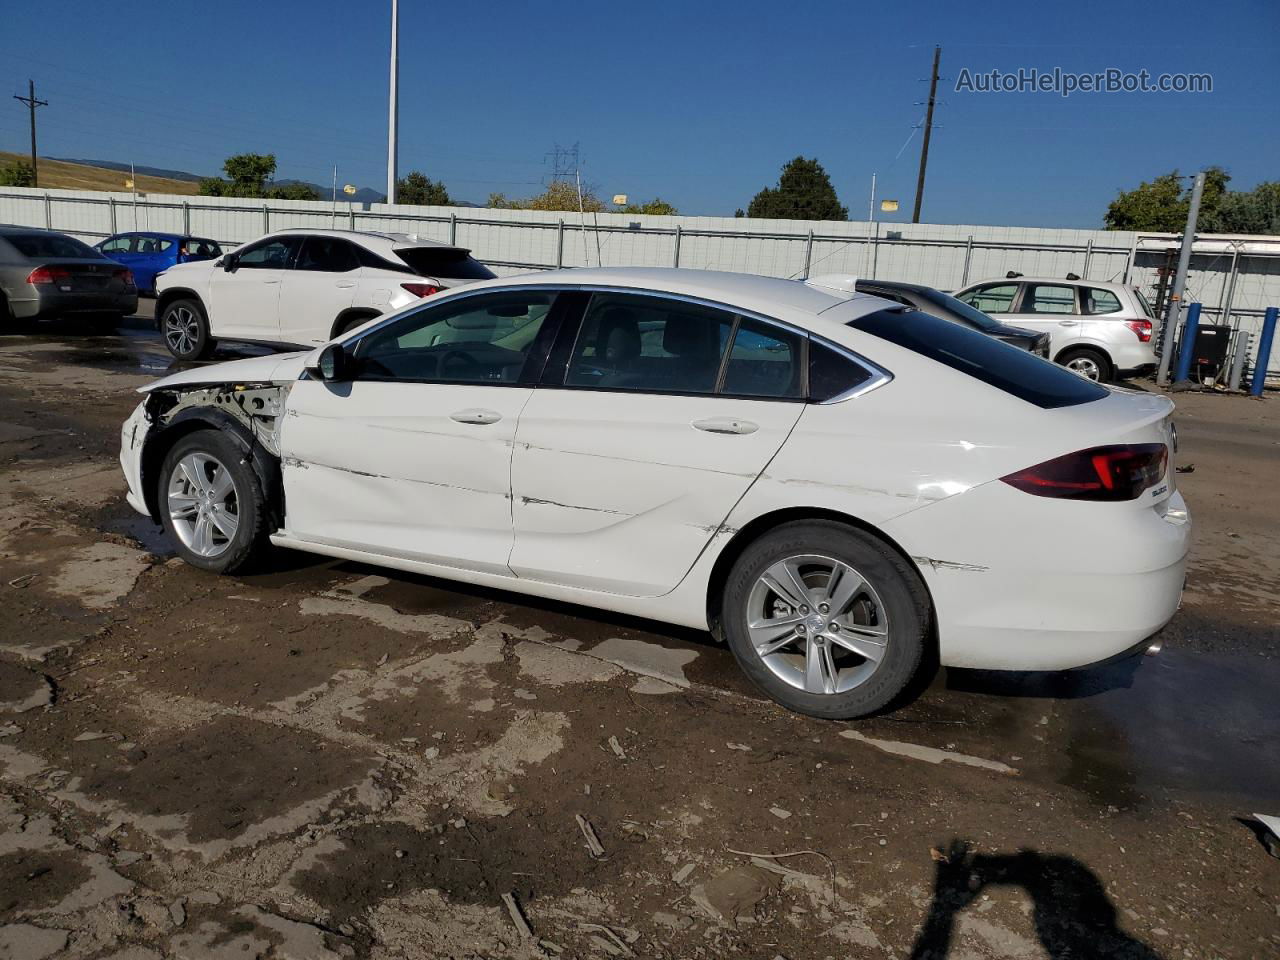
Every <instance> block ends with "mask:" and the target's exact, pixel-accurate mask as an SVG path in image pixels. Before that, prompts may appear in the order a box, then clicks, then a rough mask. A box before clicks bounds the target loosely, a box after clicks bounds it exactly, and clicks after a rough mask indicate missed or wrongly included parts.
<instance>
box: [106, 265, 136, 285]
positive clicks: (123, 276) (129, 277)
mask: <svg viewBox="0 0 1280 960" xmlns="http://www.w3.org/2000/svg"><path fill="white" fill-rule="evenodd" d="M111 276H112V277H113V278H114V279H116V280H123V281H124V285H125V286H126V287H132V286H133V285H134V284H133V271H132V270H130V269H129V268H128V267H124V268H122V269H120V270H113V271H112V272H111Z"/></svg>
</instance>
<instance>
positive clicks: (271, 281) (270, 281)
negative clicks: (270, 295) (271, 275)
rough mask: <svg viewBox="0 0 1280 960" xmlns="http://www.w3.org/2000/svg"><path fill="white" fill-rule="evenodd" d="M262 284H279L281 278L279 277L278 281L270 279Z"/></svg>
mask: <svg viewBox="0 0 1280 960" xmlns="http://www.w3.org/2000/svg"><path fill="white" fill-rule="evenodd" d="M262 282H263V283H279V282H280V278H279V277H276V279H274V280H270V279H268V280H263V281H262Z"/></svg>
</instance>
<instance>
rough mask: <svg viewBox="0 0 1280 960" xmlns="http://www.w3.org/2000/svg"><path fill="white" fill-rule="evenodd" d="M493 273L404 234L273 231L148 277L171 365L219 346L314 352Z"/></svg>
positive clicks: (466, 253)
mask: <svg viewBox="0 0 1280 960" xmlns="http://www.w3.org/2000/svg"><path fill="white" fill-rule="evenodd" d="M493 276H495V274H494V273H493V272H492V271H491V270H490V269H489V268H488V267H486V266H485V265H484V264H482V263H480V262H479V261H477V260H475V259H474V258H473V257H472V256H471V251H470V250H466V249H463V248H462V247H452V246H449V245H448V244H442V243H435V242H434V241H431V240H421V239H419V238H417V237H415V236H411V235H409V234H403V233H374V232H369V231H355V230H280V231H277V232H276V233H272V234H269V235H268V236H265V237H263V238H262V239H260V240H255V241H253V242H252V243H247V244H245V245H244V246H242V247H238V248H237V249H235V250H233V251H231V252H229V253H227V254H225V255H223V256H222V257H220V258H219V259H217V260H209V261H203V262H199V263H183V264H179V265H178V266H175V267H170V268H169V269H168V270H166V271H164V272H163V273H161V274H160V275H159V276H158V277H157V278H156V323H157V325H158V326H159V328H160V331H161V332H162V333H163V334H164V340H165V345H166V346H168V348H169V352H170V353H172V354H173V355H174V356H175V357H177V358H178V359H179V360H198V359H200V358H202V357H206V356H208V355H209V354H210V353H211V352H212V351H213V348H214V346H215V345H216V342H217V340H218V339H219V338H221V339H226V340H241V341H250V342H257V343H271V344H297V345H301V346H315V345H318V344H322V343H327V342H328V341H329V340H332V339H333V338H334V337H336V336H338V335H340V334H342V333H344V332H346V331H348V330H350V329H352V328H353V327H357V326H360V325H361V324H364V323H366V322H367V321H369V320H370V319H372V318H373V317H377V316H380V315H381V314H384V313H394V312H395V311H396V310H399V309H400V308H401V307H406V306H408V305H409V304H410V303H413V302H414V301H415V300H418V299H420V298H422V297H429V296H431V294H433V293H438V292H439V291H441V290H444V289H447V288H449V287H457V286H461V285H463V284H467V283H474V282H475V281H477V280H488V279H491V278H492V277H493Z"/></svg>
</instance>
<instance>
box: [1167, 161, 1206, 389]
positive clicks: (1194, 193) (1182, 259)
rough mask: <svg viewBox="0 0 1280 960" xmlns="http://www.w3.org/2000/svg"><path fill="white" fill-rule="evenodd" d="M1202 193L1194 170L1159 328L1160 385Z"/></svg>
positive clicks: (1169, 357)
mask: <svg viewBox="0 0 1280 960" xmlns="http://www.w3.org/2000/svg"><path fill="white" fill-rule="evenodd" d="M1202 193H1204V173H1197V174H1196V179H1195V183H1194V184H1193V185H1192V187H1191V206H1190V207H1189V208H1188V209H1187V225H1186V227H1185V229H1183V231H1182V250H1181V251H1180V252H1179V254H1178V272H1177V273H1176V274H1174V277H1173V289H1172V290H1170V291H1169V308H1168V309H1167V310H1166V311H1165V314H1164V326H1163V327H1162V328H1161V331H1160V376H1159V379H1158V380H1157V381H1156V382H1157V383H1158V384H1159V385H1160V386H1162V387H1163V386H1166V385H1168V383H1169V364H1170V362H1171V361H1172V360H1173V335H1174V333H1176V332H1177V329H1178V320H1179V318H1180V317H1181V316H1182V291H1183V288H1185V287H1186V285H1187V271H1188V270H1189V269H1190V268H1191V248H1192V247H1193V246H1195V242H1196V220H1197V219H1198V218H1199V216H1200V195H1201V194H1202Z"/></svg>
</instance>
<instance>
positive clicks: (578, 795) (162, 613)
mask: <svg viewBox="0 0 1280 960" xmlns="http://www.w3.org/2000/svg"><path fill="white" fill-rule="evenodd" d="M168 368H169V363H168V360H167V355H166V354H164V352H163V350H162V348H161V346H160V344H159V343H158V341H157V340H156V339H155V338H154V336H153V335H152V334H149V333H147V332H145V331H144V330H143V329H142V328H141V325H139V326H138V327H137V328H134V329H128V330H126V331H124V333H123V335H121V336H116V337H101V338H88V337H82V336H78V335H76V334H75V333H74V332H73V331H69V330H58V329H56V328H55V329H52V330H46V331H41V332H40V334H39V335H38V336H26V335H24V336H7V337H4V338H3V339H0V624H2V626H0V713H3V715H2V716H0V822H2V823H0V958H5V957H15V958H17V957H20V958H24V960H39V958H42V957H46V956H66V957H74V958H98V957H118V958H129V960H142V958H155V957H182V958H206V957H207V958H224V957H225V958H249V957H258V956H262V957H281V958H298V960H301V958H306V960H311V958H331V957H376V958H390V957H412V958H418V957H457V958H464V957H489V958H499V957H511V958H521V957H538V956H544V957H559V956H564V957H625V956H633V955H634V956H640V957H672V958H675V957H680V958H690V957H735V958H737V957H743V958H756V957H759V958H764V960H770V958H774V957H778V956H782V957H785V958H791V960H800V958H811V957H812V958H824V957H833V958H834V957H840V958H844V957H869V958H881V957H907V956H911V957H927V956H928V957H935V958H942V957H951V958H955V960H966V958H980V957H981V958H1017V960H1021V958H1040V957H1051V958H1065V957H1072V958H1080V957H1113V956H1114V957H1125V958H1152V957H1162V958H1168V960H1175V958H1184V957H1186V958H1200V957H1204V958H1219V957H1220V958H1240V960H1245V958H1258V957H1272V956H1277V955H1280V860H1276V859H1274V858H1272V857H1271V856H1269V855H1268V853H1267V851H1266V850H1265V849H1264V846H1263V844H1262V843H1261V842H1260V839H1259V837H1258V836H1256V835H1255V833H1254V831H1253V829H1251V827H1250V826H1249V825H1248V823H1245V822H1242V821H1241V819H1240V818H1242V817H1247V816H1248V815H1249V814H1250V813H1252V812H1254V811H1258V812H1262V813H1276V814H1280V754H1278V748H1277V744H1278V743H1280V711H1278V710H1277V709H1276V707H1275V703H1276V691H1277V690H1280V629H1278V628H1277V622H1278V621H1280V616H1278V614H1280V493H1278V492H1277V482H1278V478H1277V473H1276V465H1277V463H1280V412H1278V411H1280V406H1278V405H1277V401H1276V400H1275V399H1271V400H1269V401H1265V402H1258V401H1252V400H1247V399H1242V398H1226V397H1218V396H1199V395H1186V396H1181V397H1179V399H1178V404H1179V408H1180V414H1179V418H1178V423H1179V430H1180V434H1181V438H1182V452H1181V454H1180V455H1179V458H1178V460H1179V462H1180V463H1181V464H1182V465H1184V466H1186V467H1189V466H1190V465H1192V464H1194V468H1195V469H1194V472H1191V473H1184V474H1181V475H1180V476H1179V477H1178V482H1179V484H1180V485H1181V487H1182V488H1183V490H1184V492H1185V493H1186V496H1187V499H1188V501H1189V502H1190V505H1191V508H1192V511H1193V515H1194V517H1195V523H1196V542H1195V548H1194V555H1193V564H1192V568H1191V573H1190V578H1189V582H1188V587H1187V593H1186V598H1185V605H1184V608H1183V610H1182V611H1181V612H1180V613H1179V614H1178V616H1177V617H1176V619H1175V620H1174V622H1173V623H1172V624H1171V625H1170V626H1169V628H1168V629H1167V630H1166V631H1165V634H1164V640H1165V650H1164V652H1162V653H1161V654H1160V655H1159V656H1158V657H1154V658H1146V659H1145V660H1144V661H1142V662H1141V663H1140V664H1137V665H1136V666H1135V664H1134V663H1129V664H1123V665H1118V666H1115V667H1111V668H1107V669H1100V670H1094V671H1089V672H1084V673H1080V674H1074V675H1070V676H1065V677H1064V676H1051V677H1046V676H1031V675H989V674H977V673H972V672H962V671H950V672H945V673H943V674H942V675H940V676H939V677H937V678H936V679H935V681H934V683H933V684H932V686H931V687H930V688H929V689H928V690H927V691H925V692H924V693H923V695H922V696H921V697H920V698H919V699H918V700H916V701H915V702H913V703H911V704H910V705H909V706H907V707H906V708H905V709H903V710H901V711H899V712H897V713H894V714H892V715H890V716H884V717H879V718H876V719H873V720H869V721H865V722H861V723H858V724H834V723H823V722H818V721H812V720H808V719H805V718H800V717H796V716H792V715H789V714H787V713H785V712H783V711H781V710H780V709H778V708H776V707H774V706H773V705H771V704H769V703H767V702H764V701H762V700H760V699H759V698H758V697H757V696H756V695H755V694H754V693H753V692H752V691H750V690H749V689H748V688H747V687H746V686H745V685H744V683H743V682H742V681H741V680H740V678H739V676H738V674H737V671H736V669H735V667H734V665H733V663H732V660H731V658H730V656H729V654H728V653H727V651H725V650H724V649H722V648H720V647H717V646H716V645H714V644H713V643H711V642H710V640H709V639H708V638H706V637H704V636H701V635H697V634H691V633H688V632H683V631H675V630H671V629H668V628H664V627H661V626H656V625H654V624H648V623H639V622H633V621H628V620H624V619H619V618H615V617H609V616H604V615H601V614H598V613H594V612H591V611H584V610H580V609H575V608H570V607H565V606H560V605H554V604H544V603H531V602H528V601H526V600H522V599H519V598H515V597H511V596H506V595H502V594H497V593H492V592H488V591H482V590H472V589H459V588H457V587H454V586H450V585H448V584H444V583H439V582H433V581H429V580H426V579H423V578H417V577H412V576H408V575H404V574H398V573H395V572H388V571H382V570H375V569H371V568H364V567H360V566H357V565H353V564H348V563H340V562H336V561H328V560H323V559H320V558H313V557H308V556H303V555H297V554H285V553H282V554H280V555H278V557H277V559H276V562H275V564H274V566H273V567H272V569H270V570H269V571H268V572H265V573H260V574H257V575H254V576H249V577H243V578H216V577H212V576H209V575H207V574H204V573H201V572H200V571H197V570H195V569H192V568H190V567H187V566H185V565H184V564H182V563H181V562H178V561H176V560H175V559H173V557H172V553H171V551H170V550H169V548H168V546H167V545H166V544H165V543H164V542H163V540H162V539H161V538H160V537H158V535H157V533H156V531H155V530H154V529H153V528H152V527H151V525H150V524H149V522H148V521H145V520H144V519H142V518H139V517H137V516H135V515H134V514H132V512H131V511H130V510H129V508H128V507H127V506H126V505H125V504H124V502H123V499H122V491H123V483H122V480H121V479H120V476H119V471H118V467H117V465H116V463H115V458H116V454H117V449H118V430H119V424H120V422H121V420H122V419H123V418H124V417H125V415H126V414H127V412H128V411H129V410H130V409H131V407H132V406H133V405H134V403H135V402H136V397H135V395H134V394H133V393H132V389H133V388H134V387H136V386H139V385H141V384H143V383H145V382H147V381H148V380H150V379H152V378H154V377H156V376H158V375H160V374H162V373H163V372H164V371H165V370H167V369H168ZM1105 549H1107V545H1106V544H1105V543H1100V544H1099V550H1105ZM1081 602H1088V600H1087V598H1081ZM582 824H586V827H585V832H584V827H583V826H582ZM587 833H590V834H591V836H592V839H593V840H594V841H596V842H598V844H599V847H600V848H603V853H602V854H600V853H599V850H598V849H597V855H595V856H593V855H592V853H591V850H590V848H589V842H588V837H587ZM753 855H754V856H753ZM507 894H509V895H511V896H512V897H513V898H514V902H515V903H516V904H517V905H518V907H517V909H518V910H519V911H520V917H521V922H525V923H527V924H528V927H529V928H530V929H531V935H524V934H522V931H521V929H520V928H519V926H518V925H517V921H516V920H515V919H513V917H512V915H511V913H510V912H509V910H508V908H507V907H506V906H505V905H504V901H503V895H507Z"/></svg>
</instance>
